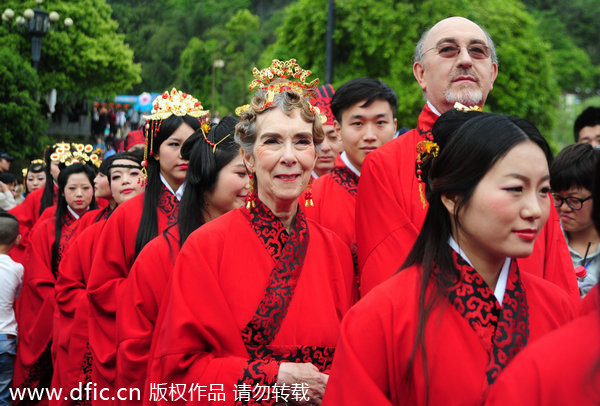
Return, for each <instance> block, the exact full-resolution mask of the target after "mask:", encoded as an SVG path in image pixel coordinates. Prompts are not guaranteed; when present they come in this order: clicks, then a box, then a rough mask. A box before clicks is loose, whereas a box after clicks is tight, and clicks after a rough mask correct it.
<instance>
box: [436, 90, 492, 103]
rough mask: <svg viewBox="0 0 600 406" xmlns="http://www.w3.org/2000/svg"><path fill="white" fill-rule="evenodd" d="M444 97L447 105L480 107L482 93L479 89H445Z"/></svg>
mask: <svg viewBox="0 0 600 406" xmlns="http://www.w3.org/2000/svg"><path fill="white" fill-rule="evenodd" d="M444 96H445V97H446V102H448V104H452V105H454V103H456V102H458V103H461V104H464V105H465V106H467V107H471V106H479V107H482V106H481V105H482V103H481V101H482V100H483V92H482V91H481V89H468V88H467V89H460V90H458V91H454V90H452V89H446V91H445V92H444Z"/></svg>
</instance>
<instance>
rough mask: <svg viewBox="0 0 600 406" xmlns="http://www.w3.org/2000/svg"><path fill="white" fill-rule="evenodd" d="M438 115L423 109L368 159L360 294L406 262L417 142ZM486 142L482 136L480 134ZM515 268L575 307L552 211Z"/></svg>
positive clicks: (419, 211) (411, 238) (414, 217)
mask: <svg viewBox="0 0 600 406" xmlns="http://www.w3.org/2000/svg"><path fill="white" fill-rule="evenodd" d="M437 117H438V116H437V115H436V114H435V113H433V112H432V111H431V109H430V108H429V106H428V105H425V107H424V108H423V111H422V112H421V115H420V116H419V122H418V126H417V128H416V129H413V130H411V131H409V132H407V133H405V134H402V135H401V136H400V137H398V138H397V139H395V140H393V141H390V142H388V143H387V144H385V145H382V146H381V147H380V148H378V149H377V150H375V151H373V152H372V153H370V154H369V155H367V157H366V159H365V162H364V163H363V166H362V172H361V181H360V187H359V189H358V198H357V201H356V238H357V247H358V265H359V270H360V274H361V293H362V294H363V295H364V293H366V292H368V291H369V290H371V289H372V288H373V287H375V286H377V285H378V284H379V283H381V282H383V281H384V280H386V279H387V278H389V277H390V276H392V275H393V274H394V273H395V272H396V271H397V270H398V269H399V268H400V266H401V265H402V264H403V263H404V260H405V259H406V257H407V255H408V253H409V251H410V250H411V248H412V246H413V244H414V242H415V241H416V239H417V236H418V234H419V232H420V230H421V227H422V226H423V221H424V220H425V214H426V212H427V207H426V206H425V207H424V206H423V202H422V200H421V194H420V192H419V182H418V181H417V178H416V175H415V161H416V159H417V151H416V146H417V143H419V142H420V141H423V140H426V139H432V133H431V128H432V126H433V124H434V122H435V120H437ZM482 137H485V134H482ZM518 263H519V269H521V270H522V271H525V272H530V273H532V274H534V275H537V276H540V277H542V278H544V279H546V280H548V281H550V282H552V283H554V284H556V285H558V286H560V287H561V288H563V289H564V290H565V291H566V292H567V293H569V295H570V296H571V297H572V299H573V301H574V302H577V301H579V290H578V288H577V280H576V277H575V271H574V269H573V262H572V261H571V256H570V254H569V249H568V247H567V243H566V241H565V238H564V235H563V233H562V231H561V228H560V220H559V218H558V215H557V214H556V210H550V217H549V218H548V221H547V222H546V225H545V226H544V228H543V229H542V231H541V232H540V235H539V236H538V238H537V240H536V241H535V246H534V250H533V253H532V254H531V255H530V256H529V257H527V258H519V259H518Z"/></svg>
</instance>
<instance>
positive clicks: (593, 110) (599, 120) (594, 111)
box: [573, 106, 600, 142]
mask: <svg viewBox="0 0 600 406" xmlns="http://www.w3.org/2000/svg"><path fill="white" fill-rule="evenodd" d="M599 124H600V107H594V106H590V107H588V108H587V109H585V110H583V112H582V113H581V114H580V115H579V116H577V118H576V119H575V124H574V125H573V136H574V137H575V142H579V133H580V132H581V129H582V128H584V127H594V126H597V125H599Z"/></svg>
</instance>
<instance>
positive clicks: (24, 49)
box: [0, 0, 141, 100]
mask: <svg viewBox="0 0 600 406" xmlns="http://www.w3.org/2000/svg"><path fill="white" fill-rule="evenodd" d="M6 3H7V7H11V8H12V9H13V10H15V13H17V14H22V12H23V10H24V9H25V8H26V7H28V6H29V7H33V6H34V4H33V2H32V4H30V5H28V4H27V3H25V4H24V3H23V2H22V1H17V0H7V1H6ZM43 6H44V7H47V11H56V12H58V13H59V14H60V16H61V21H60V22H59V23H57V24H55V26H54V28H53V29H51V30H50V32H49V33H48V34H47V35H46V36H45V37H44V38H43V40H42V52H41V59H40V63H39V70H38V74H39V76H40V90H41V91H42V92H46V91H48V90H50V89H52V88H55V89H57V91H58V95H59V98H60V99H62V100H64V99H68V98H72V99H77V98H81V97H86V96H87V97H94V96H100V97H106V96H110V95H114V94H116V93H117V92H122V91H123V90H124V89H127V88H129V87H131V85H132V84H134V83H135V82H137V81H139V79H140V70H141V68H140V66H139V65H136V64H134V63H133V52H132V51H131V49H130V48H129V46H128V45H127V44H125V42H124V40H123V36H122V35H119V34H116V32H115V31H116V29H117V26H118V25H117V23H116V22H115V21H114V20H112V19H111V17H110V16H111V13H112V10H111V8H110V6H108V5H107V4H106V2H105V0H70V1H66V0H56V1H53V2H52V3H50V4H48V5H46V4H44V5H43ZM67 16H68V17H70V18H72V19H73V21H74V25H73V26H72V27H71V28H69V29H66V28H65V27H64V25H63V22H62V19H64V18H65V17H67ZM15 31H18V28H15V29H14V30H13V32H8V30H7V29H6V28H3V29H2V30H1V31H0V44H12V45H13V49H16V50H18V51H19V53H20V54H21V55H22V56H23V57H24V58H28V57H29V55H31V43H30V41H29V38H27V37H26V36H27V34H26V33H25V32H21V33H19V32H15ZM0 46H3V45H0Z"/></svg>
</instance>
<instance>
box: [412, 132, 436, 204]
mask: <svg viewBox="0 0 600 406" xmlns="http://www.w3.org/2000/svg"><path fill="white" fill-rule="evenodd" d="M439 153H440V146H439V145H438V144H437V143H435V142H433V141H429V140H425V141H421V142H419V143H418V144H417V161H416V164H417V165H416V166H417V169H416V171H415V172H416V174H417V181H418V182H419V195H420V196H421V203H423V208H425V207H426V206H427V199H426V198H425V190H424V189H423V183H424V181H423V178H422V176H421V175H422V174H423V170H422V169H421V165H423V161H424V160H425V159H433V158H435V157H437V156H438V154H439Z"/></svg>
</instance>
